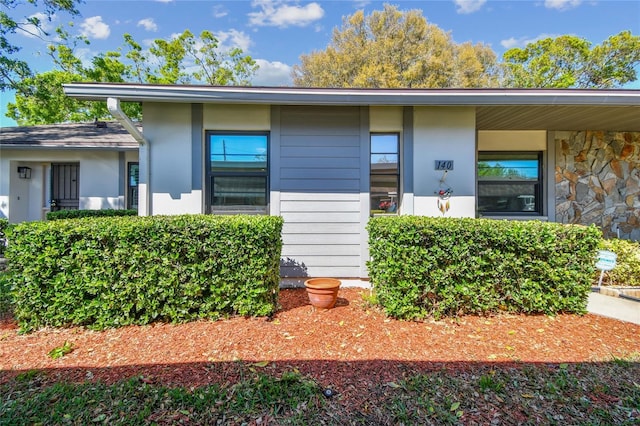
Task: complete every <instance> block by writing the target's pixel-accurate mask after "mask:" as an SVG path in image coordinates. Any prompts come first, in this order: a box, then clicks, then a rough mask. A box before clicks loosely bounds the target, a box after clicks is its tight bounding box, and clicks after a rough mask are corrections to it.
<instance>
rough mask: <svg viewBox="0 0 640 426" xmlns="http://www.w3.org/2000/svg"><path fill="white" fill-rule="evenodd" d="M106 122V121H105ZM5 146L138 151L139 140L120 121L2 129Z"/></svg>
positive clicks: (1, 144)
mask: <svg viewBox="0 0 640 426" xmlns="http://www.w3.org/2000/svg"><path fill="white" fill-rule="evenodd" d="M102 123H104V124H102ZM0 147H1V148H2V149H83V150H84V149H100V150H117V151H126V150H136V149H138V143H137V142H136V141H135V140H134V139H133V137H132V136H131V135H130V134H129V133H128V132H127V131H126V130H125V129H124V127H122V126H121V125H120V123H118V122H117V121H108V122H101V123H100V126H98V125H97V123H95V122H93V123H67V124H50V125H49V124H48V125H41V126H26V127H3V128H1V129H0Z"/></svg>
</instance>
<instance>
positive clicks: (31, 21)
mask: <svg viewBox="0 0 640 426" xmlns="http://www.w3.org/2000/svg"><path fill="white" fill-rule="evenodd" d="M81 1H82V0H29V3H31V4H32V5H33V6H34V7H37V9H36V10H37V11H38V12H39V13H38V14H35V13H34V14H33V15H31V16H22V17H17V16H11V14H10V13H11V12H13V11H14V10H15V8H16V6H18V5H19V4H20V3H24V2H23V1H19V0H0V90H2V91H4V90H7V89H16V88H17V85H18V84H19V83H20V82H21V81H22V80H24V79H25V78H29V77H31V76H32V73H31V69H30V68H29V64H28V63H27V62H26V61H24V60H21V59H18V58H17V57H16V55H17V54H18V53H19V52H20V50H21V48H20V46H17V45H15V44H14V43H12V42H11V40H10V38H11V36H12V35H13V34H15V33H17V32H19V31H21V32H24V33H26V34H30V35H31V36H35V37H40V38H44V37H46V36H48V33H47V32H46V31H45V30H44V27H43V24H44V22H43V20H45V21H47V20H49V21H50V20H51V17H52V16H53V15H54V14H55V13H57V12H68V13H70V14H72V15H77V14H78V11H77V10H76V8H75V7H76V5H77V4H78V3H80V2H81Z"/></svg>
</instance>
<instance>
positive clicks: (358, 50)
mask: <svg viewBox="0 0 640 426" xmlns="http://www.w3.org/2000/svg"><path fill="white" fill-rule="evenodd" d="M300 60H301V64H300V65H296V66H294V70H293V80H294V84H295V85H296V86H307V87H311V86H317V87H372V88H375V87H385V88H411V87H413V88H419V87H495V86H497V85H498V76H499V68H498V67H497V65H496V55H495V53H493V51H492V50H491V49H490V48H489V47H487V46H485V45H482V44H477V45H472V44H470V43H464V44H461V45H458V44H456V43H455V42H454V41H453V40H452V38H451V36H450V34H449V33H446V32H444V31H443V30H442V29H440V28H439V27H438V26H436V25H433V24H430V23H428V22H427V20H426V19H425V18H424V16H423V15H422V12H421V11H419V10H410V11H406V12H402V11H400V10H398V8H397V7H396V6H391V5H385V6H384V10H382V11H374V12H372V13H371V15H368V16H365V15H364V12H363V11H362V10H361V11H358V12H356V13H355V14H353V15H351V16H349V17H346V18H345V19H344V20H343V26H342V28H341V29H335V30H334V31H333V37H332V41H331V43H330V44H329V46H328V47H327V48H326V50H324V51H316V52H313V53H311V54H309V55H303V56H301V58H300Z"/></svg>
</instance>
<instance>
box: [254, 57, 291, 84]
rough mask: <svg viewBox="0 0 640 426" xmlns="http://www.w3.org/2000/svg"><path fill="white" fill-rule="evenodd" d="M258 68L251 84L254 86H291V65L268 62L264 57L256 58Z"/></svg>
mask: <svg viewBox="0 0 640 426" xmlns="http://www.w3.org/2000/svg"><path fill="white" fill-rule="evenodd" d="M256 64H258V66H259V67H260V68H258V71H257V72H256V74H255V76H254V77H253V80H252V81H251V84H252V85H254V86H269V87H277V86H292V85H293V79H292V78H291V67H290V66H289V65H287V64H283V63H282V62H277V61H276V62H269V61H267V60H265V59H256Z"/></svg>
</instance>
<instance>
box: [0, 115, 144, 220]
mask: <svg viewBox="0 0 640 426" xmlns="http://www.w3.org/2000/svg"><path fill="white" fill-rule="evenodd" d="M137 170H138V144H137V143H136V141H135V140H134V139H133V137H132V136H131V135H130V134H129V133H128V132H127V131H126V130H125V129H124V128H123V127H122V126H121V125H120V124H119V123H118V122H115V121H114V122H108V123H107V122H97V123H84V124H60V125H46V126H33V127H5V128H2V129H0V217H3V218H7V219H9V221H10V222H12V223H17V222H24V221H33V220H43V219H45V218H46V214H47V213H48V212H49V211H52V210H53V211H55V210H59V209H83V210H86V209H124V208H134V209H135V208H136V207H137V200H138V196H137V186H136V185H137Z"/></svg>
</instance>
